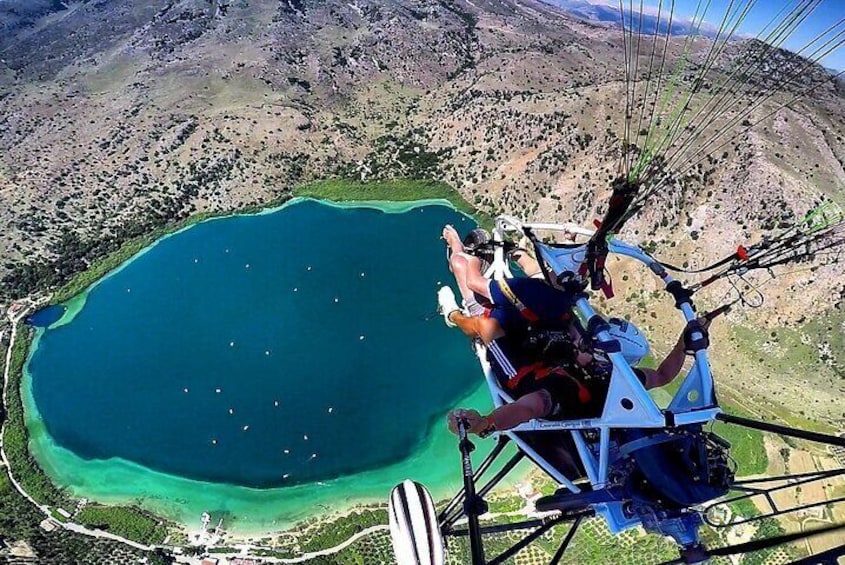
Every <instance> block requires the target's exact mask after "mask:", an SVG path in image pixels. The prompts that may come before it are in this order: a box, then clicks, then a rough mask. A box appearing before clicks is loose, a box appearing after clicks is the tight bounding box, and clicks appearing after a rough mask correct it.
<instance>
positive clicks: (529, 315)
mask: <svg viewBox="0 0 845 565" xmlns="http://www.w3.org/2000/svg"><path fill="white" fill-rule="evenodd" d="M496 283H497V284H498V285H499V290H501V291H502V294H504V295H505V296H506V297H507V299H508V300H509V301H510V303H511V304H513V306H514V308H516V309H517V310H519V313H520V314H522V317H523V318H525V319H526V320H528V321H529V322H536V321H537V320H539V319H540V317H539V316H538V315H537V314H535V313H534V312H533V311H531V309H530V308H529V307H528V306H526V305H525V304H523V303H522V301H521V300H520V299H519V298H517V296H516V294H514V292H513V290H511V287H510V286H508V283H507V282H506V281H505V279H498V280H496Z"/></svg>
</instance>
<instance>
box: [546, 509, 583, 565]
mask: <svg viewBox="0 0 845 565" xmlns="http://www.w3.org/2000/svg"><path fill="white" fill-rule="evenodd" d="M583 520H584V517H583V516H579V517H578V518H576V519H575V521H574V522H572V526H570V527H569V531H568V532H566V537H565V538H563V542H561V544H560V547H559V548H557V551H556V552H555V555H554V557H552V560H551V561H549V565H557V564H558V563H559V562H560V560H561V559H562V558H563V553H564V552H565V551H566V548H567V547H569V542H571V541H572V538H573V537H575V531H576V530H577V529H578V526H580V525H581V522H582V521H583Z"/></svg>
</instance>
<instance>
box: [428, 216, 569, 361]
mask: <svg viewBox="0 0 845 565" xmlns="http://www.w3.org/2000/svg"><path fill="white" fill-rule="evenodd" d="M443 239H445V240H446V244H447V245H448V247H449V249H450V251H451V253H450V256H449V266H450V268H451V270H452V273H453V274H454V275H455V281H456V282H457V283H458V288H459V290H460V293H461V297H462V298H463V303H464V306H465V308H466V310H467V311H468V312H469V314H470V315H469V316H467V315H465V314H464V313H463V312H462V311H461V309H460V308H459V307H458V304H457V301H456V300H455V295H454V293H453V292H452V289H451V288H450V287H448V286H443V287H441V288H440V290H439V291H438V293H437V297H438V304H439V308H438V309H439V310H440V312H441V313H442V314H443V317H444V319H445V321H446V325H448V326H450V327H458V328H459V329H460V330H461V331H463V332H464V334H466V335H467V336H469V337H472V338H478V339H481V340H482V341H483V342H484V343H485V344H488V345H489V344H490V343H491V342H492V341H493V340H495V339H499V338H502V337H504V336H505V335H506V334H508V335H509V337H511V338H512V339H519V338H522V337H524V335H523V334H526V333H527V332H528V331H529V329H532V328H533V329H542V328H553V329H562V328H569V327H570V326H571V323H570V309H571V308H572V305H573V304H574V296H573V295H572V294H570V293H567V292H564V291H561V290H558V289H555V288H553V287H551V286H550V285H548V284H546V282H545V280H544V279H539V278H513V279H508V280H491V279H488V278H487V277H485V276H484V269H485V265H484V262H482V260H481V259H480V258H478V257H476V256H474V255H469V254H467V253H466V252H465V246H464V244H463V242H461V239H460V236H458V233H457V232H456V231H455V229H454V228H453V227H452V226H450V225H447V226H446V227H445V228H443ZM514 255H515V259H516V260H517V262H518V263H519V265H520V267H521V268H522V270H523V272H526V273H528V272H538V271H539V265H538V264H537V261H536V260H535V259H534V258H533V257H532V256H531V255H530V254H529V253H527V252H524V251H523V252H517V253H515V254H514ZM541 275H542V273H541Z"/></svg>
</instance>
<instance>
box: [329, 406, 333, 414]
mask: <svg viewBox="0 0 845 565" xmlns="http://www.w3.org/2000/svg"><path fill="white" fill-rule="evenodd" d="M332 412H334V408H332V407H331V406H329V414H331V413H332Z"/></svg>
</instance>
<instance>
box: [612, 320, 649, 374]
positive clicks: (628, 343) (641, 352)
mask: <svg viewBox="0 0 845 565" xmlns="http://www.w3.org/2000/svg"><path fill="white" fill-rule="evenodd" d="M607 323H608V324H609V325H610V335H611V336H613V339H615V340H617V341H618V342H619V345H621V346H622V356H623V357H625V360H626V361H628V363H630V364H631V365H636V364H637V363H639V362H640V361H642V360H643V357H645V356H646V355H648V353H649V351H650V347H649V345H648V341H647V340H646V338H645V335H643V332H641V331H640V330H639V328H638V327H637V326H635V325H634V324H632V323H631V322H628V321H626V320H620V319H619V318H610V319H609V320H608V321H607Z"/></svg>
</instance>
